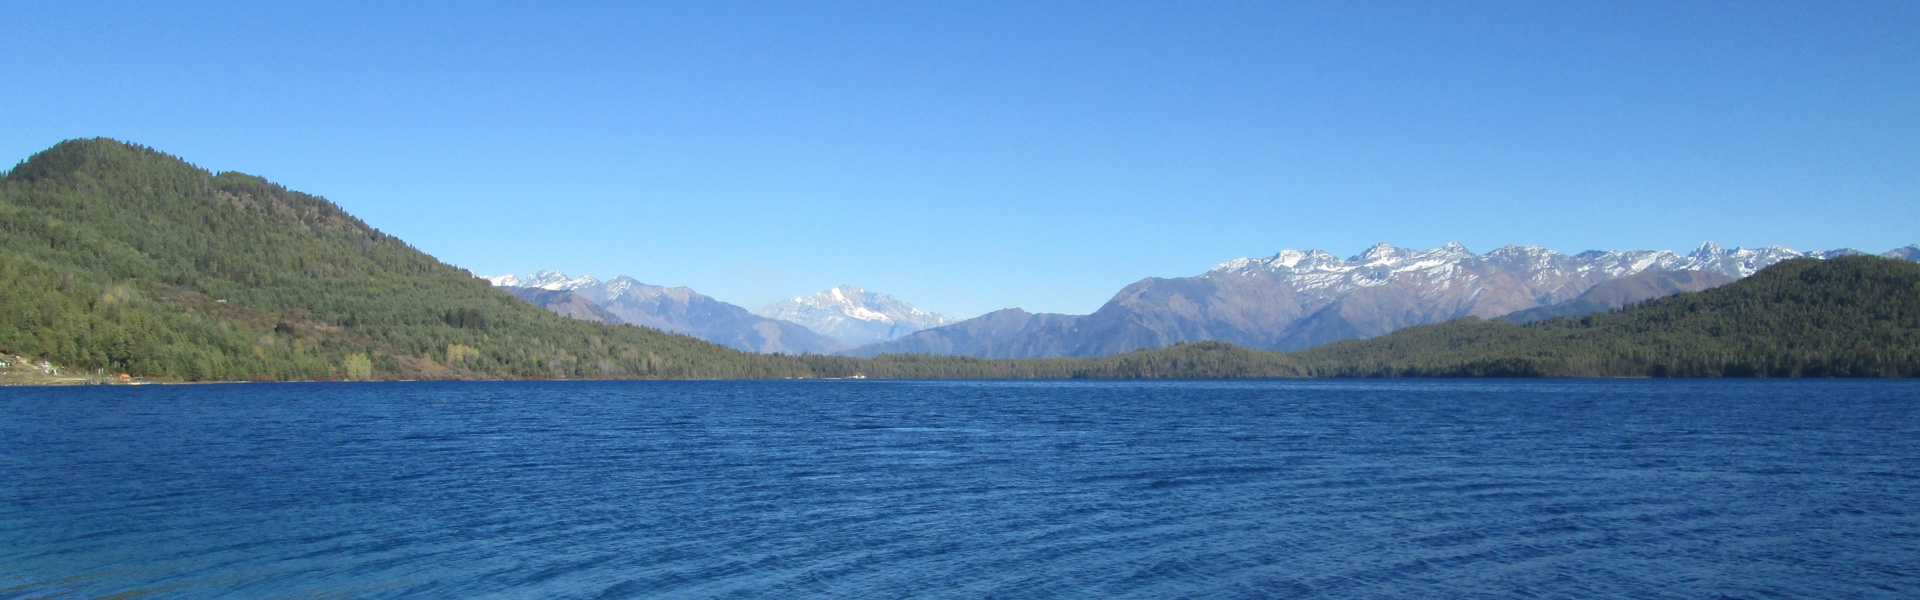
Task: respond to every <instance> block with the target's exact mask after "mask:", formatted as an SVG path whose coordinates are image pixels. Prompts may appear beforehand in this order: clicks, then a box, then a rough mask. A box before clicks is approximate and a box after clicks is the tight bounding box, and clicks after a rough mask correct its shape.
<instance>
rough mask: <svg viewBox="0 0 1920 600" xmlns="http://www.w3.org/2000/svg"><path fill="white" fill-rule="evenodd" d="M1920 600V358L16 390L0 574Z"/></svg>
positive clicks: (518, 594) (321, 588) (78, 585)
mask: <svg viewBox="0 0 1920 600" xmlns="http://www.w3.org/2000/svg"><path fill="white" fill-rule="evenodd" d="M60 594H70V596H69V597H98V596H109V595H114V594H121V596H118V597H123V598H124V597H137V596H140V595H144V594H152V595H155V596H156V597H235V598H271V597H287V598H311V597H327V598H331V597H403V596H410V597H429V598H455V597H503V598H547V597H582V598H596V597H608V598H621V597H651V596H675V597H714V596H739V597H809V596H810V597H836V598H837V597H961V598H973V597H998V598H1059V597H1065V598H1076V597H1078V598H1107V597H1140V598H1172V597H1194V598H1214V597H1217V598H1243V597H1244V598H1259V597H1279V598H1296V597H1326V598H1349V597H1405V598H1446V597H1485V596H1506V597H1522V596H1527V597H1622V598H1626V597H1631V598H1707V597H1721V596H1727V597H1752V598H1760V597H1786V598H1807V597H1828V598H1870V597H1884V598H1913V597H1920V384H1916V383H1914V382H1884V381H1880V382H1874V381H1868V382H1849V381H1798V382H1796V381H1519V382H1508V381H1496V382H1481V381H1466V382H1452V381H1449V382H1341V381H1333V382H1327V381H1309V382H1245V383H1240V382H1154V383H1112V382H1093V383H1080V382H1072V383H1067V382H1038V383H1035V382H875V381H867V382H556V383H406V384H284V385H282V384H254V385H211V386H177V387H146V388H68V389H22V388H14V389H0V597H8V598H11V597H41V596H50V595H60Z"/></svg>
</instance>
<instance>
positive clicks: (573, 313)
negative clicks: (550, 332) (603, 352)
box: [500, 286, 627, 325]
mask: <svg viewBox="0 0 1920 600" xmlns="http://www.w3.org/2000/svg"><path fill="white" fill-rule="evenodd" d="M500 289H501V290H502V291H505V292H506V293H509V294H513V296H514V297H515V298H519V299H521V300H525V301H527V302H529V303H532V304H533V305H534V306H538V307H540V308H544V309H547V310H550V311H553V312H554V314H557V315H560V316H562V317H566V318H569V319H579V320H582V321H592V322H595V323H605V324H608V325H619V324H622V323H626V322H627V321H626V320H625V319H621V318H620V317H619V316H617V315H614V314H613V313H610V312H607V309H604V308H600V305H599V304H595V303H594V302H593V301H592V300H588V299H587V298H586V297H585V296H581V295H580V294H578V293H575V292H574V291H573V290H549V289H543V288H537V287H511V286H501V287H500Z"/></svg>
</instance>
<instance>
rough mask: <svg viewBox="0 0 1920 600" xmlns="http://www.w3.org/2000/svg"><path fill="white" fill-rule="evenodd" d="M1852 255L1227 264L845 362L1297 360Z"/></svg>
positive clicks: (864, 351)
mask: <svg viewBox="0 0 1920 600" xmlns="http://www.w3.org/2000/svg"><path fill="white" fill-rule="evenodd" d="M1913 251H1914V250H1912V249H1911V247H1910V248H1908V249H1901V250H1895V251H1892V252H1889V253H1887V255H1888V256H1900V255H1901V253H1902V252H1913ZM1852 254H1861V252H1859V251H1857V250H1851V249H1842V250H1834V251H1828V252H1797V251H1794V250H1791V249H1788V248H1783V247H1779V246H1769V247H1766V248H1756V249H1748V248H1734V249H1732V250H1728V249H1725V248H1722V247H1720V246H1718V245H1716V244H1713V243H1707V244H1703V245H1701V246H1700V247H1699V248H1698V249H1696V250H1695V251H1693V252H1692V253H1690V254H1686V255H1680V254H1676V253H1674V252H1671V251H1666V250H1658V251H1647V250H1634V251H1589V252H1583V253H1580V254H1577V255H1571V256H1570V255H1566V254H1561V253H1559V252H1554V251H1552V250H1547V249H1545V248H1540V247H1536V246H1506V247H1502V248H1498V249H1495V250H1493V251H1491V252H1488V253H1486V254H1475V253H1473V252H1471V251H1468V250H1467V249H1466V247H1464V246H1462V245H1460V244H1458V243H1454V244H1447V245H1445V246H1442V247H1439V248H1433V249H1428V250H1412V249H1406V248H1396V247H1393V246H1389V245H1386V244H1380V245H1376V246H1374V247H1373V248H1370V249H1368V250H1367V251H1366V252H1364V253H1361V254H1359V255H1357V256H1353V257H1351V258H1347V259H1341V258H1339V257H1336V256H1334V255H1332V254H1329V253H1327V252H1324V251H1320V250H1309V251H1300V250H1283V251H1281V252H1279V253H1277V254H1274V255H1273V256H1271V257H1266V258H1240V259H1235V260H1231V261H1227V262H1225V263H1222V264H1220V265H1219V266H1217V267H1215V268H1214V269H1212V270H1210V271H1208V272H1206V273H1204V274H1201V275H1198V276H1194V277H1181V278H1170V279H1163V278H1149V279H1144V280H1141V281H1139V282H1136V283H1134V284H1133V285H1129V286H1127V287H1126V288H1125V289H1122V290H1121V291H1120V292H1119V293H1118V294H1116V295H1115V296H1114V297H1113V299H1111V300H1109V301H1108V302H1107V304H1106V305H1104V306H1102V307H1101V308H1100V309H1099V310H1098V311H1095V312H1094V313H1093V314H1090V315H1081V316H1066V315H1060V316H1056V317H1054V318H1050V319H1047V320H1046V321H1045V322H1043V323H1031V322H1023V323H1021V324H1020V325H1019V326H1017V327H1013V326H1008V325H1007V316H1006V315H1001V313H994V315H1000V316H999V319H1000V321H999V322H995V323H978V324H974V323H968V322H962V323H958V324H955V325H949V326H945V327H939V328H934V329H929V330H926V331H922V332H919V333H915V334H912V335H909V336H906V337H903V338H901V339H899V340H894V341H891V342H886V343H883V344H880V345H874V346H869V347H863V348H856V349H854V350H851V351H849V352H848V353H849V354H852V355H856V356H871V355H875V354H879V353H885V352H914V351H926V352H935V353H941V352H953V353H956V354H966V355H969V356H980V357H989V358H1038V357H1059V356H1081V357H1084V356H1105V355H1109V354H1116V353H1120V352H1128V351H1132V350H1140V349H1146V348H1158V347H1163V346H1168V345H1172V344H1175V343H1180V342H1197V341H1207V340H1216V341H1224V342H1230V343H1234V344H1238V345H1242V346H1247V347H1251V348H1259V349H1265V350H1282V351H1287V350H1300V349H1305V348H1310V347H1314V346H1318V345H1321V344H1325V343H1328V342H1333V341H1337V340H1343V339H1352V338H1369V337H1374V336H1379V335H1383V334H1386V333H1388V332H1391V331H1394V330H1397V329H1401V328H1404V327H1408V326H1412V325H1420V324H1425V323H1437V322H1441V321H1447V320H1450V319H1455V318H1459V317H1463V316H1475V317H1481V318H1493V317H1499V316H1502V315H1507V314H1511V313H1514V312H1518V311H1523V310H1528V309H1533V308H1539V307H1543V306H1551V305H1555V304H1559V303H1562V302H1567V301H1570V300H1574V299H1576V298H1578V297H1580V296H1581V295H1582V294H1584V293H1586V292H1587V291H1588V290H1590V289H1592V288H1593V287H1594V286H1596V285H1598V284H1600V283H1602V282H1605V281H1608V280H1612V279H1617V278H1621V277H1626V276H1630V275H1636V274H1640V273H1647V272H1671V271H1700V272H1705V273H1711V274H1714V275H1718V276H1724V277H1727V278H1741V277H1746V276H1748V275H1752V274H1753V273H1754V272H1756V271H1758V270H1760V269H1762V268H1765V267H1766V266H1768V265H1771V264H1774V263H1777V262H1780V261H1782V260H1787V259H1792V258H1802V257H1807V258H1827V257H1833V256H1844V255H1852ZM1638 299H1644V298H1638ZM1003 312H1004V311H1003ZM981 318H982V319H985V318H986V317H981ZM943 349H950V350H943Z"/></svg>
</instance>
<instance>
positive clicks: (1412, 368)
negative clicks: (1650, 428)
mask: <svg viewBox="0 0 1920 600" xmlns="http://www.w3.org/2000/svg"><path fill="white" fill-rule="evenodd" d="M1296 356H1297V357H1298V358H1299V359H1300V361H1301V364H1302V365H1303V367H1304V369H1305V374H1307V375H1310V376H1320V377H1378V376H1401V377H1405V376H1443V377H1444V376H1652V377H1753V376H1760V377H1862V376H1865V377H1915V376H1920V264H1915V263H1913V262H1909V261H1906V260H1897V259H1890V258H1881V257H1871V256H1844V257H1837V258H1832V259H1827V260H1817V259H1794V260H1788V261H1785V262H1781V263H1778V264H1775V265H1773V266H1771V267H1768V268H1766V269H1764V270H1762V271H1760V272H1759V273H1757V274H1755V275H1753V276H1752V277H1748V278H1746V279H1743V280H1740V281H1738V282H1735V283H1731V284H1727V285H1725V286H1721V287H1716V288H1713V289H1709V290H1706V291H1702V292H1693V293H1683V294H1679V295H1676V296H1669V297H1665V298H1659V299H1655V300H1650V301H1647V302H1645V303H1642V304H1639V305H1635V306H1631V307H1628V308H1626V309H1623V310H1619V311H1615V312H1608V313H1599V314H1593V315H1588V316H1585V317H1581V318H1579V319H1570V318H1564V317H1563V318H1554V319H1548V320H1544V321H1538V322H1534V323H1529V324H1525V325H1519V324H1513V323H1508V322H1503V321H1483V320H1480V319H1478V318H1465V319H1458V320H1454V321H1450V322H1446V323H1440V324H1434V325H1425V326H1419V327H1412V328H1408V329H1405V330H1402V331H1399V332H1395V333H1393V334H1390V335H1386V336H1383V337H1379V338H1374V339H1371V340H1364V341H1348V342H1339V343H1335V344H1329V345H1327V346H1323V347H1320V348H1315V349H1313V350H1309V351H1306V352H1301V353H1298V354H1297V355H1296Z"/></svg>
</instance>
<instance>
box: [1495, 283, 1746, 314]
mask: <svg viewBox="0 0 1920 600" xmlns="http://www.w3.org/2000/svg"><path fill="white" fill-rule="evenodd" d="M1735 281H1738V280H1737V279H1734V278H1733V277H1729V276H1726V275H1721V274H1719V273H1711V272H1707V271H1647V272H1645V273H1636V274H1633V275H1628V276H1625V277H1619V278H1615V279H1609V280H1606V281H1602V282H1600V283H1599V284H1598V285H1595V286H1593V287H1591V288H1588V289H1587V291H1586V292H1585V293H1582V294H1580V296H1579V297H1578V298H1574V299H1572V300H1568V301H1566V302H1561V303H1559V304H1555V305H1552V306H1542V307H1539V308H1529V309H1527V310H1523V311H1519V312H1513V313H1508V314H1507V315H1505V316H1502V317H1500V320H1502V321H1510V322H1514V323H1531V322H1533V321H1539V320H1544V319H1551V318H1554V317H1570V318H1571V317H1582V316H1586V315H1590V314H1593V313H1597V312H1606V311H1609V310H1615V309H1619V308H1621V307H1624V306H1626V305H1629V304H1633V303H1635V302H1641V301H1645V300H1651V299H1654V298H1662V297H1666V296H1672V295H1674V294H1678V293H1681V292H1698V291H1701V290H1705V289H1709V288H1716V287H1720V286H1723V285H1726V284H1729V283H1733V282H1735Z"/></svg>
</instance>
